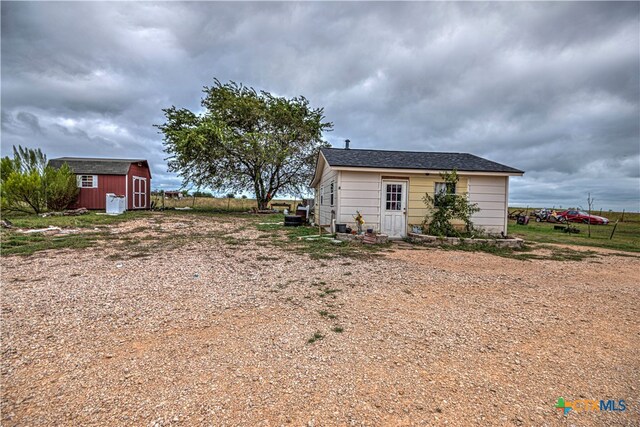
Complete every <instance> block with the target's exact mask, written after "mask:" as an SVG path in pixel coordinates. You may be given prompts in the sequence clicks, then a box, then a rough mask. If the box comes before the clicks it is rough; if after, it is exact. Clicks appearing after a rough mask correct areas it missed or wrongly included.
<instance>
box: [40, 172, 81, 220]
mask: <svg viewBox="0 0 640 427" xmlns="http://www.w3.org/2000/svg"><path fill="white" fill-rule="evenodd" d="M44 181H45V188H46V189H45V196H46V200H47V208H49V209H50V210H54V211H62V210H64V209H67V208H68V207H69V205H71V204H72V203H73V202H75V201H76V199H77V198H78V194H79V193H80V189H79V188H78V184H77V181H76V176H75V174H74V173H73V172H71V169H70V168H69V165H67V164H66V163H65V164H63V165H62V166H61V167H60V168H59V169H54V168H52V167H50V166H47V167H46V168H45V171H44Z"/></svg>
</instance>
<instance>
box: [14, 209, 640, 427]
mask: <svg viewBox="0 0 640 427" xmlns="http://www.w3.org/2000/svg"><path fill="white" fill-rule="evenodd" d="M159 218H161V217H160V216H156V215H151V214H150V216H149V218H145V219H141V220H136V221H131V222H128V223H124V224H121V225H119V226H118V227H117V228H115V227H114V228H113V229H112V231H113V232H114V235H115V236H116V237H118V238H122V239H121V240H114V241H109V242H105V244H104V245H102V246H100V247H96V248H91V249H87V250H82V251H71V250H67V251H58V252H53V251H49V252H40V253H36V254H35V255H33V256H31V257H17V256H11V257H5V258H4V259H3V260H2V406H1V409H2V425H4V426H13V425H23V426H44V425H47V426H48V425H122V426H132V425H141V426H146V425H151V426H153V425H157V426H160V425H162V426H168V425H176V426H178V425H215V426H224V425H251V426H255V425H258V426H259V425H265V426H266V425H295V426H301V425H304V426H307V425H315V426H325V425H394V426H396V425H441V424H448V425H455V426H460V425H499V426H504V425H550V426H555V425H558V426H566V425H572V424H575V425H586V426H590V425H593V426H596V425H598V426H599V425H640V418H639V414H640V412H639V410H640V403H639V399H638V397H639V391H638V388H639V387H640V357H639V356H638V354H639V352H640V313H639V311H640V304H639V303H638V296H639V295H640V285H639V284H638V271H640V259H639V258H638V257H632V256H618V255H615V253H607V252H601V253H600V254H599V255H598V256H597V257H593V258H589V259H587V260H584V261H579V262H576V261H571V262H566V261H563V262H560V261H545V260H533V261H521V260H514V259H508V258H501V257H497V256H494V255H490V254H485V253H472V252H459V251H443V250H438V249H414V248H412V247H410V246H408V245H406V244H400V245H396V246H395V247H394V248H393V249H392V250H391V251H388V252H385V253H383V254H381V255H378V256H372V257H370V258H368V259H351V258H334V259H329V260H312V259H310V258H308V257H307V256H306V255H300V254H295V253H293V252H291V251H286V250H284V249H283V248H282V247H276V246H273V245H271V244H270V243H269V239H267V238H264V236H260V233H259V232H256V229H255V227H254V226H253V225H251V224H248V223H247V221H246V220H243V219H229V218H223V217H220V218H216V217H198V216H195V215H194V216H186V215H185V216H184V217H178V216H175V217H173V218H172V219H171V220H166V219H165V220H161V219H159ZM233 230H237V232H236V233H235V234H233V236H234V237H233V239H230V238H229V237H228V236H227V237H224V236H223V237H221V233H224V232H230V231H233ZM203 233H204V234H203ZM207 233H208V234H207ZM131 239H133V241H134V243H135V244H137V245H138V246H140V245H147V246H148V245H153V246H152V249H151V250H148V251H147V252H145V251H141V250H140V249H139V247H137V249H136V250H135V251H132V250H129V249H127V248H128V247H130V246H131V245H132V241H131ZM136 239H137V240H136ZM179 240H181V241H182V242H183V243H181V244H177V243H176V241H179ZM185 240H186V242H185ZM127 245H129V246H127ZM310 341H311V342H310ZM560 396H562V397H564V398H565V399H566V400H568V401H570V400H575V399H595V400H600V399H614V400H616V401H617V400H619V399H624V400H625V401H626V403H627V408H628V409H627V411H625V412H621V413H609V412H593V413H586V412H583V413H578V412H576V411H571V412H570V413H569V414H568V415H567V416H566V417H565V416H563V415H561V413H560V412H559V411H558V410H557V409H555V408H554V404H555V402H556V400H557V398H558V397H560Z"/></svg>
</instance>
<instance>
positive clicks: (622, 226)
mask: <svg viewBox="0 0 640 427" xmlns="http://www.w3.org/2000/svg"><path fill="white" fill-rule="evenodd" d="M615 216H618V218H619V216H620V215H619V214H618V215H615ZM615 216H614V215H607V218H609V219H610V220H611V217H614V218H615ZM637 216H638V214H628V213H625V222H620V223H618V226H617V227H616V231H615V233H614V235H613V239H609V237H610V236H611V232H612V231H613V227H614V225H613V224H612V223H609V225H592V226H591V237H588V236H587V225H586V224H578V223H571V225H572V226H575V227H576V228H578V229H579V230H580V233H577V234H573V233H563V232H562V231H560V230H554V228H553V227H554V225H557V224H552V223H548V222H535V221H530V222H529V224H528V225H518V224H516V222H515V221H509V235H510V236H516V237H521V238H523V239H524V240H526V241H528V242H529V241H530V242H539V243H559V244H564V245H579V246H595V247H601V248H608V249H616V250H621V251H630V252H640V220H636V221H633V219H634V217H636V218H637ZM613 221H614V222H615V219H614V220H613Z"/></svg>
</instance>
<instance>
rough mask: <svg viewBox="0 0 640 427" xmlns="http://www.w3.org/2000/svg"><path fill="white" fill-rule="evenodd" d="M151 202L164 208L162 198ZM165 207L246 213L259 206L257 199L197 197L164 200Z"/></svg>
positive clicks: (154, 198) (285, 201)
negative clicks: (187, 207)
mask: <svg viewBox="0 0 640 427" xmlns="http://www.w3.org/2000/svg"><path fill="white" fill-rule="evenodd" d="M151 201H152V202H154V201H155V202H156V205H157V206H162V198H161V197H160V196H151ZM272 202H273V203H290V204H291V205H292V206H293V204H294V203H295V202H298V203H299V202H300V199H297V200H291V199H289V200H286V199H275V200H273V201H272ZM164 206H165V207H168V208H176V207H178V208H183V207H186V206H189V207H193V208H196V207H199V208H213V209H220V210H229V211H246V210H249V209H251V208H255V207H257V206H258V204H257V202H256V199H242V198H234V199H228V198H217V197H196V198H195V200H194V198H193V197H184V198H182V199H180V200H178V199H164ZM275 208H276V209H280V210H282V209H284V208H283V207H275Z"/></svg>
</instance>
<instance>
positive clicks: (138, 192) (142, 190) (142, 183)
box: [133, 176, 147, 209]
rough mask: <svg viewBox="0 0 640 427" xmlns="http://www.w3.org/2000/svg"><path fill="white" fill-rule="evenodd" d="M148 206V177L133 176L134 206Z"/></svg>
mask: <svg viewBox="0 0 640 427" xmlns="http://www.w3.org/2000/svg"><path fill="white" fill-rule="evenodd" d="M146 207H147V178H142V177H140V176H134V177H133V208H134V209H144V208H146Z"/></svg>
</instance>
